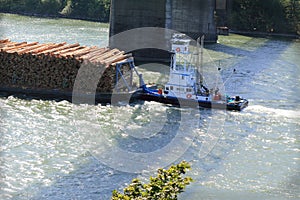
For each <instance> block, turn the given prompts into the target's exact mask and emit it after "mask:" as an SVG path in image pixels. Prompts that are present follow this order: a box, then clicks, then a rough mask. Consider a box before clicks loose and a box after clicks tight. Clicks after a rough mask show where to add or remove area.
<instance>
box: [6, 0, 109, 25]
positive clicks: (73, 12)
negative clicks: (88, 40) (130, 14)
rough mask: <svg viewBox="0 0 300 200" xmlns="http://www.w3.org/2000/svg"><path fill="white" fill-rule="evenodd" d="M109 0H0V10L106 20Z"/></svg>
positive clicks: (107, 18)
mask: <svg viewBox="0 0 300 200" xmlns="http://www.w3.org/2000/svg"><path fill="white" fill-rule="evenodd" d="M109 9H110V0H0V12H8V13H18V14H27V15H38V16H51V17H68V18H78V19H86V20H95V21H101V22H108V20H109Z"/></svg>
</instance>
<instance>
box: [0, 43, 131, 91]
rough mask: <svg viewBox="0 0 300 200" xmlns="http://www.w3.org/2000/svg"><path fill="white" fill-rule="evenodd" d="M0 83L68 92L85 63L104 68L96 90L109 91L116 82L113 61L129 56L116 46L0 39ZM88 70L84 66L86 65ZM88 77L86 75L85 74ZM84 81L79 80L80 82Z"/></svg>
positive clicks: (128, 67)
mask: <svg viewBox="0 0 300 200" xmlns="http://www.w3.org/2000/svg"><path fill="white" fill-rule="evenodd" d="M0 50H1V52H0V86H1V87H16V88H23V89H27V88H29V89H56V90H63V91H72V89H73V86H74V82H75V79H76V76H77V73H78V70H79V69H80V68H81V69H82V67H83V68H84V67H85V66H89V67H90V66H93V67H94V68H95V69H96V68H97V69H99V68H104V69H103V71H104V73H103V74H102V75H101V76H100V77H101V79H100V80H99V82H98V85H97V92H112V90H113V89H114V87H115V83H116V67H115V65H116V63H120V62H122V63H125V64H124V65H123V67H122V70H123V72H126V71H129V70H130V66H129V64H128V63H127V64H126V61H128V60H130V59H132V58H131V55H128V54H125V53H124V52H123V51H120V50H118V49H109V48H99V47H96V46H93V47H86V46H80V45H79V44H78V43H77V44H66V43H59V44H55V43H48V44H40V43H38V42H32V43H27V42H21V43H18V42H12V41H10V40H7V39H6V40H0ZM86 68H87V69H88V67H86ZM86 79H89V77H86ZM84 81H85V80H81V82H82V83H81V84H84Z"/></svg>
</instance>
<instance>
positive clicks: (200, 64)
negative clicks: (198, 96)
mask: <svg viewBox="0 0 300 200" xmlns="http://www.w3.org/2000/svg"><path fill="white" fill-rule="evenodd" d="M203 42H204V35H203V36H202V37H201V38H200V37H199V38H198V39H197V67H198V70H197V83H200V88H201V86H202V85H203V81H204V80H203ZM200 44H201V46H200V48H199V45H200ZM199 49H200V58H199ZM199 59H200V62H199Z"/></svg>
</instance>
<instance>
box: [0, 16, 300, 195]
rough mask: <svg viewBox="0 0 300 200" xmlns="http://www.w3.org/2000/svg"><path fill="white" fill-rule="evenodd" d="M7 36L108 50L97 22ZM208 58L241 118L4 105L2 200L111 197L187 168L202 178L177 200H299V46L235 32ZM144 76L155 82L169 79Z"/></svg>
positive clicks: (32, 25)
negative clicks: (173, 168)
mask: <svg viewBox="0 0 300 200" xmlns="http://www.w3.org/2000/svg"><path fill="white" fill-rule="evenodd" d="M0 28H1V29H0V31H1V32H0V34H1V39H4V38H9V39H11V40H12V41H19V42H21V41H29V42H32V41H39V42H64V41H66V42H68V43H75V42H79V43H80V44H82V45H88V46H92V45H97V46H106V45H107V43H108V25H107V24H101V23H95V22H85V21H80V20H68V19H42V18H32V17H23V16H17V15H6V14H5V15H2V18H1V22H0ZM206 49H207V53H208V54H209V55H210V56H211V57H210V58H211V60H212V61H214V63H217V64H216V65H217V66H218V65H219V66H222V71H221V72H220V74H221V77H222V80H223V82H226V83H225V89H226V92H227V93H228V94H240V95H242V96H244V97H246V98H247V99H249V101H250V105H249V107H248V108H246V109H245V110H244V111H242V112H226V111H220V110H208V109H200V110H199V111H198V110H197V111H196V110H193V109H188V108H182V109H179V108H174V107H171V106H166V105H161V104H158V103H150V102H145V103H143V104H137V105H131V106H126V105H124V106H110V105H107V106H100V105H97V106H91V105H73V104H71V103H69V102H67V101H61V102H55V101H40V100H29V99H28V100H24V99H18V98H14V97H8V98H0V106H1V107H0V134H1V145H0V161H1V165H0V170H1V171H0V173H1V176H0V180H1V181H0V199H51V200H52V199H103V200H106V199H109V198H110V196H111V191H112V190H113V189H119V190H121V189H122V188H123V187H124V186H125V185H126V184H128V183H129V182H130V181H131V179H132V178H135V177H139V178H140V179H142V180H145V179H146V178H147V177H148V176H151V175H152V176H153V175H154V172H153V171H152V169H154V168H157V167H166V166H168V165H169V164H171V163H178V162H180V161H181V160H187V161H189V162H190V163H191V164H192V170H191V171H190V172H189V174H188V175H190V176H192V178H193V179H194V180H195V181H194V182H193V183H192V184H191V185H190V186H188V187H187V189H186V192H185V193H183V194H182V195H181V196H180V199H249V200H250V199H299V198H300V186H299V183H300V177H299V170H300V169H299V166H300V165H299V164H300V158H299V154H300V153H299V151H300V149H299V145H300V143H299V132H300V104H299V103H300V95H299V94H300V87H299V86H300V41H297V40H286V39H274V38H253V37H246V36H240V35H230V36H222V37H220V38H219V43H218V44H214V45H210V46H207V47H206ZM233 69H236V72H235V73H232V71H233ZM139 70H140V71H141V72H142V73H144V76H145V78H146V79H147V81H149V82H164V81H165V76H163V75H162V72H168V69H167V68H166V67H164V66H159V65H158V64H157V65H153V64H152V65H151V66H140V67H139ZM135 172H136V173H135Z"/></svg>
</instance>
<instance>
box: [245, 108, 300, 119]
mask: <svg viewBox="0 0 300 200" xmlns="http://www.w3.org/2000/svg"><path fill="white" fill-rule="evenodd" d="M247 110H248V111H250V112H255V113H259V114H261V113H265V114H267V115H270V116H272V115H273V116H274V115H275V116H277V117H286V118H291V119H298V118H300V110H285V109H277V108H269V107H265V106H261V105H252V106H249V107H248V108H247Z"/></svg>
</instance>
